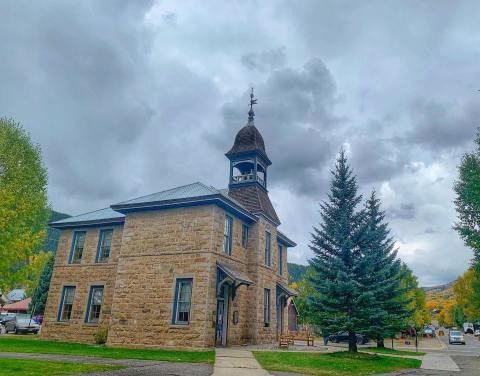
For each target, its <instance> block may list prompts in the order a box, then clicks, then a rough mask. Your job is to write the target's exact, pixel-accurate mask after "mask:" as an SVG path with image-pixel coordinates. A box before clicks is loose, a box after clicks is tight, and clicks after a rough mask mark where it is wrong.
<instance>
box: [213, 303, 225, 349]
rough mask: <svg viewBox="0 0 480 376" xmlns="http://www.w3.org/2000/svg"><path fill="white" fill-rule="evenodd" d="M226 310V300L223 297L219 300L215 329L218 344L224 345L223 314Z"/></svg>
mask: <svg viewBox="0 0 480 376" xmlns="http://www.w3.org/2000/svg"><path fill="white" fill-rule="evenodd" d="M224 311H225V301H224V300H223V299H218V300H217V322H216V328H217V329H216V331H215V344H216V345H218V346H222V345H224V344H223V343H222V342H223V341H222V339H223V316H224Z"/></svg>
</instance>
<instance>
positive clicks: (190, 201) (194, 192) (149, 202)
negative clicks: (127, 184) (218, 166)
mask: <svg viewBox="0 0 480 376" xmlns="http://www.w3.org/2000/svg"><path fill="white" fill-rule="evenodd" d="M207 204H216V205H219V206H220V207H222V208H224V209H225V210H227V211H230V212H234V213H236V214H237V215H238V216H240V217H241V218H243V219H245V220H247V221H252V222H255V221H256V220H257V217H256V216H255V215H254V214H252V213H251V212H250V211H249V210H247V209H246V208H245V207H244V206H242V205H241V204H240V203H239V202H238V201H236V200H234V199H232V198H231V197H229V196H227V195H225V194H224V193H223V192H222V191H220V190H218V189H215V188H214V187H209V186H206V185H205V184H203V183H200V182H197V183H192V184H188V185H183V186H181V187H177V188H173V189H169V190H166V191H161V192H157V193H153V194H151V195H147V196H142V197H138V198H134V199H132V200H128V201H123V202H120V203H118V204H113V205H112V206H111V208H112V209H113V210H116V211H119V212H121V213H124V214H126V213H128V212H133V211H141V210H158V209H166V208H174V207H182V206H194V205H207Z"/></svg>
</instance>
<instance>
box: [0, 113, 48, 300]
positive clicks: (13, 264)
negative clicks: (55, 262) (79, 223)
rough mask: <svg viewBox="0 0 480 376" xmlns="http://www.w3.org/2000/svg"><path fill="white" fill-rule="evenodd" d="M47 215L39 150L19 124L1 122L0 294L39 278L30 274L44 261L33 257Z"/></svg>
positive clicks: (45, 174) (43, 230)
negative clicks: (0, 291)
mask: <svg viewBox="0 0 480 376" xmlns="http://www.w3.org/2000/svg"><path fill="white" fill-rule="evenodd" d="M48 215H49V211H48V207H47V172H46V169H45V166H44V165H43V163H42V158H41V151H40V147H39V146H38V145H36V144H34V143H32V141H31V139H30V137H29V135H28V134H27V133H26V132H25V130H24V129H23V128H22V127H21V126H20V125H19V124H18V123H16V122H15V121H13V120H10V119H6V118H0V255H1V258H0V290H2V291H5V290H7V289H8V288H11V287H16V286H22V287H28V286H24V285H25V280H27V281H28V280H31V279H33V280H36V279H37V278H38V275H39V273H37V275H36V276H33V277H32V276H31V273H32V271H33V272H35V270H36V269H39V270H40V271H41V269H42V267H43V265H44V262H45V260H44V258H43V257H32V256H33V255H34V254H35V253H36V251H37V250H39V249H40V247H41V246H42V245H43V242H44V238H45V227H46V222H47V218H48ZM38 262H43V265H41V266H40V267H38V268H36V265H35V264H36V263H38ZM37 265H38V264H37Z"/></svg>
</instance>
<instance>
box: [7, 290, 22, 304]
mask: <svg viewBox="0 0 480 376" xmlns="http://www.w3.org/2000/svg"><path fill="white" fill-rule="evenodd" d="M26 296H27V294H26V293H25V289H13V290H12V291H10V292H9V293H8V294H7V300H9V301H10V302H18V301H20V300H23V299H25V297H26Z"/></svg>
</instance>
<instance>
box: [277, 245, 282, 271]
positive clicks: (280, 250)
mask: <svg viewBox="0 0 480 376" xmlns="http://www.w3.org/2000/svg"><path fill="white" fill-rule="evenodd" d="M278 274H280V275H283V247H282V246H281V245H280V244H279V245H278Z"/></svg>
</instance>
